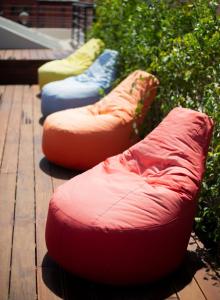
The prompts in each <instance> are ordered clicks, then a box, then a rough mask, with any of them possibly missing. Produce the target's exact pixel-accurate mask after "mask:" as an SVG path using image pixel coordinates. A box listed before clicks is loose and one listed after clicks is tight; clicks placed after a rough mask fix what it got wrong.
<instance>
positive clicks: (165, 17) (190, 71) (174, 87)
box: [90, 0, 220, 246]
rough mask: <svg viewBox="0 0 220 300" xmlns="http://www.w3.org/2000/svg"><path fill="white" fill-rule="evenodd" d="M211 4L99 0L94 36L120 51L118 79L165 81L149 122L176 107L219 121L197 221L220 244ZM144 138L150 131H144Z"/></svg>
mask: <svg viewBox="0 0 220 300" xmlns="http://www.w3.org/2000/svg"><path fill="white" fill-rule="evenodd" d="M216 9H217V2H216V1H208V0H196V1H169V0H161V1H159V0H152V1H143V0H132V1H130V0H97V1H96V22H95V23H94V25H93V27H92V30H91V32H90V37H92V36H94V37H99V38H101V39H103V40H104V42H105V44H106V47H107V48H111V49H116V50H118V51H119V53H120V62H119V77H118V80H121V79H123V78H124V77H126V76H127V75H128V74H129V73H130V72H132V71H133V70H135V69H142V70H146V71H148V72H151V73H152V74H154V75H156V76H157V78H158V79H159V80H160V88H159V90H158V96H157V100H156V101H155V102H154V104H153V105H152V107H151V111H150V113H149V114H148V116H147V120H146V123H145V124H148V125H149V124H151V125H152V126H151V128H150V129H152V127H154V126H156V124H157V123H159V122H160V121H161V119H162V118H163V117H164V116H165V115H166V114H167V113H168V112H169V111H170V110H171V109H172V108H173V107H176V106H183V107H188V108H192V109H196V110H199V111H203V112H205V113H206V114H208V115H209V116H211V117H212V118H213V119H214V121H215V130H214V134H213V138H212V142H211V146H210V149H209V154H208V160H207V167H206V174H205V178H204V181H203V183H202V189H201V193H200V198H199V204H198V214H197V217H196V219H195V228H196V230H197V232H200V233H202V235H203V236H204V237H205V240H206V241H207V242H211V243H212V245H215V246H216V245H218V246H219V245H220V19H219V17H218V16H217V13H216ZM143 130H144V134H146V133H147V130H149V126H148V128H143Z"/></svg>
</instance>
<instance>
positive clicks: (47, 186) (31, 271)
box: [0, 85, 220, 300]
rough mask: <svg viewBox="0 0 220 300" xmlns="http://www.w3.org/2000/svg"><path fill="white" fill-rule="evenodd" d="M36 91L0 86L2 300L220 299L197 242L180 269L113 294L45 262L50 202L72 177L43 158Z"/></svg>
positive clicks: (192, 242) (219, 287)
mask: <svg viewBox="0 0 220 300" xmlns="http://www.w3.org/2000/svg"><path fill="white" fill-rule="evenodd" d="M38 93H39V90H38V86H29V85H7V86H0V95H1V96H0V230H1V233H0V300H5V299H15V300H26V299H27V300H32V299H44V300H50V299H60V298H61V299H71V300H77V299H78V300H79V299H82V300H87V299H93V300H94V299H100V300H110V299H111V300H122V299H124V300H144V299H145V300H148V299H151V300H157V299H181V300H204V299H206V300H207V299H208V300H219V299H220V282H219V277H218V275H217V273H216V272H215V271H213V270H212V268H211V267H210V265H209V264H208V263H207V262H205V261H204V260H203V255H202V254H203V252H204V251H205V250H204V249H203V246H202V244H201V243H200V242H199V241H198V240H197V239H196V238H195V236H193V235H192V238H191V240H190V243H189V247H188V249H189V251H188V253H187V255H186V259H185V261H184V263H183V264H182V266H181V267H180V268H179V269H178V270H177V271H176V272H174V273H173V274H171V275H170V276H168V277H166V278H164V279H162V280H160V281H158V282H155V283H154V284H151V285H145V286H139V287H110V286H104V285H99V284H94V283H92V282H88V281H86V280H83V279H80V278H77V277H74V276H73V275H71V274H69V273H67V272H65V271H64V270H63V269H62V268H60V267H59V266H57V265H56V264H55V263H54V262H53V261H52V260H51V259H50V258H49V257H48V255H47V250H46V246H45V240H44V231H45V221H46V217H47V209H48V202H49V199H50V196H51V194H52V192H53V190H54V189H55V188H56V187H57V186H59V185H60V184H62V183H63V182H64V181H66V180H67V179H69V178H70V177H72V176H74V175H76V172H74V171H67V170H65V169H63V168H59V167H55V166H53V165H52V164H50V163H48V162H47V161H46V159H45V158H44V157H43V154H42V152H41V134H42V121H41V119H40V117H41V114H40V99H39V98H38V97H37V96H36V95H37V94H38Z"/></svg>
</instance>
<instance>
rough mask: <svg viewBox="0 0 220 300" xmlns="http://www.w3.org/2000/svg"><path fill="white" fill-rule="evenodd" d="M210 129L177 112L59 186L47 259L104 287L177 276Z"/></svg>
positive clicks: (202, 118)
mask: <svg viewBox="0 0 220 300" xmlns="http://www.w3.org/2000/svg"><path fill="white" fill-rule="evenodd" d="M212 128H213V122H212V120H211V119H209V118H208V116H206V115H205V114H202V113H199V112H196V111H192V110H189V109H184V108H176V109H174V110H172V111H171V112H170V113H169V114H168V116H167V117H166V118H165V119H164V120H163V121H162V122H161V124H159V126H158V127H157V128H155V129H154V130H153V131H152V132H151V133H150V134H149V135H148V136H147V137H146V138H145V139H144V140H142V141H140V142H139V143H137V144H136V145H134V146H132V147H130V148H129V149H128V150H126V151H124V152H123V153H121V154H119V155H116V156H113V157H110V158H108V159H106V160H105V161H104V162H102V163H100V164H98V165H97V166H95V167H94V168H92V169H90V170H88V171H87V172H84V173H83V174H80V175H79V176H76V177H74V178H73V179H71V180H69V181H67V182H66V183H65V184H63V185H62V186H60V187H59V188H58V189H57V190H56V191H55V193H54V195H53V197H52V199H51V202H50V207H49V212H48V218H47V226H46V242H47V248H48V253H49V255H50V256H51V257H52V258H53V259H54V260H55V261H56V262H57V263H59V264H60V265H61V266H63V267H64V268H66V269H68V270H69V271H71V272H73V273H74V274H77V275H79V276H82V277H85V278H87V279H90V280H93V281H99V282H104V283H114V284H131V283H132V284H133V283H144V282H150V281H153V280H156V279H159V278H160V277H162V276H165V275H167V274H168V273H170V272H172V271H173V270H174V269H176V268H177V267H178V266H179V264H180V263H181V262H182V260H183V258H184V255H185V253H186V248H187V244H188V241H189V237H190V233H191V230H192V225H193V218H194V216H195V210H196V200H197V195H198V192H199V189H200V184H201V180H202V176H203V174H204V169H205V160H206V155H207V151H208V146H209V142H210V137H211V133H212ZM163 299H164V298H163ZM189 299H190V298H189Z"/></svg>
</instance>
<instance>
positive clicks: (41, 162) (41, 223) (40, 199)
mask: <svg viewBox="0 0 220 300" xmlns="http://www.w3.org/2000/svg"><path fill="white" fill-rule="evenodd" d="M38 93H39V87H38V86H32V98H33V103H34V163H35V192H36V239H37V265H38V266H42V262H43V259H44V256H45V254H46V253H47V249H46V245H45V225H46V218H47V212H48V205H49V200H50V198H51V196H52V192H53V190H52V181H51V177H50V175H48V174H49V163H48V162H47V161H46V160H45V159H44V155H43V153H42V149H41V141H42V125H41V124H40V123H39V117H40V115H41V112H40V99H39V98H38V97H37V96H36V95H37V94H38Z"/></svg>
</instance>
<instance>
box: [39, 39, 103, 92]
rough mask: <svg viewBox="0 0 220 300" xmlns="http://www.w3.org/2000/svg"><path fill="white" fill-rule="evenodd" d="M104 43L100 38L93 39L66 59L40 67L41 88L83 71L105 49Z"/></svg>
mask: <svg viewBox="0 0 220 300" xmlns="http://www.w3.org/2000/svg"><path fill="white" fill-rule="evenodd" d="M103 49H104V43H103V42H102V41H101V40H100V39H94V38H93V39H91V40H89V41H88V42H87V43H86V44H84V45H83V46H82V47H81V48H79V49H78V50H77V51H75V52H74V53H73V54H71V55H70V56H68V57H67V58H65V59H60V60H54V61H51V62H48V63H46V64H44V65H42V66H41V67H40V68H39V69H38V82H39V85H40V88H42V87H43V86H44V85H45V84H47V83H49V82H52V81H56V80H62V79H64V78H67V77H69V76H75V75H78V74H81V73H83V72H84V71H85V70H86V69H88V68H89V67H90V65H91V64H92V63H93V61H94V60H95V59H96V57H97V56H98V55H100V53H101V52H102V51H103Z"/></svg>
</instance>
